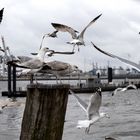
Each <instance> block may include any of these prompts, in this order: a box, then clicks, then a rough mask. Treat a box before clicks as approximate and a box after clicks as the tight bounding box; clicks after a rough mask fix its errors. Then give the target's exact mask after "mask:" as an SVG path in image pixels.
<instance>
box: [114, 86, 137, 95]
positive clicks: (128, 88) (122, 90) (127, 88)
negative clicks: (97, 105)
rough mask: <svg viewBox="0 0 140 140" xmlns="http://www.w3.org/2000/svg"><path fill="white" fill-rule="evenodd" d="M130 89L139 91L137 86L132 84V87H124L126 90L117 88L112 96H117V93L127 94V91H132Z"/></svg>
mask: <svg viewBox="0 0 140 140" xmlns="http://www.w3.org/2000/svg"><path fill="white" fill-rule="evenodd" d="M130 89H137V87H136V86H135V85H133V84H130V85H128V86H126V87H124V88H120V87H119V88H116V89H115V90H114V92H113V93H112V96H114V95H115V94H117V92H125V91H127V90H130Z"/></svg>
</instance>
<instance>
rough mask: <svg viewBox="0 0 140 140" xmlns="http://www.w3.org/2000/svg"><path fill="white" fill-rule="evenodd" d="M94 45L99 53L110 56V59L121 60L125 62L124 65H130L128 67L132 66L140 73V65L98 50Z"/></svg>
mask: <svg viewBox="0 0 140 140" xmlns="http://www.w3.org/2000/svg"><path fill="white" fill-rule="evenodd" d="M91 43H92V42H91ZM92 45H93V46H94V47H95V48H96V49H97V50H98V51H100V52H101V53H104V54H105V55H108V56H110V57H112V58H116V59H118V60H120V61H122V62H124V63H126V64H128V65H130V66H131V67H133V68H135V69H136V70H138V71H139V72H140V65H138V64H136V63H135V62H132V61H129V60H127V59H124V58H121V57H119V56H116V55H114V54H111V53H108V52H105V51H103V50H101V49H100V48H98V47H97V46H95V45H94V44H93V43H92Z"/></svg>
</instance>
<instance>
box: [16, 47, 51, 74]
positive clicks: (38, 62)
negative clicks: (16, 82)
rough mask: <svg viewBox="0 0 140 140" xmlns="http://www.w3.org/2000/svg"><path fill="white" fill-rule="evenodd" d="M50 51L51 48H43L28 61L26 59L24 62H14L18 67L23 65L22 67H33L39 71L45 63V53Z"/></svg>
mask: <svg viewBox="0 0 140 140" xmlns="http://www.w3.org/2000/svg"><path fill="white" fill-rule="evenodd" d="M47 51H49V48H46V47H45V48H41V49H40V50H39V52H38V54H37V55H36V56H35V57H34V58H32V59H29V60H28V61H25V62H23V63H14V64H15V65H16V66H17V67H21V68H26V69H33V70H35V71H38V70H39V69H41V67H42V66H43V64H44V57H45V53H46V52H47Z"/></svg>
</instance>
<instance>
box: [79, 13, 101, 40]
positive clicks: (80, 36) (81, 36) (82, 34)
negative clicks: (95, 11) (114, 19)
mask: <svg viewBox="0 0 140 140" xmlns="http://www.w3.org/2000/svg"><path fill="white" fill-rule="evenodd" d="M101 15H102V14H100V15H99V16H97V17H96V18H94V19H93V20H92V21H91V22H90V23H89V24H88V25H87V26H86V27H85V28H84V29H83V31H82V32H81V33H80V35H79V38H83V36H84V33H85V31H86V29H87V28H88V27H89V26H90V25H92V24H93V23H94V22H95V21H96V20H97V19H98V18H99V17H100V16H101Z"/></svg>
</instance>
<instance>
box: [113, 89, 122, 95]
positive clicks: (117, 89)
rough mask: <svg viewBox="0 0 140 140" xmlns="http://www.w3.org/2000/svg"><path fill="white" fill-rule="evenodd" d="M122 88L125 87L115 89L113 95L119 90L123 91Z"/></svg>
mask: <svg viewBox="0 0 140 140" xmlns="http://www.w3.org/2000/svg"><path fill="white" fill-rule="evenodd" d="M122 89H123V88H116V89H115V90H114V91H113V93H112V96H113V95H116V94H117V92H118V91H122Z"/></svg>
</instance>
